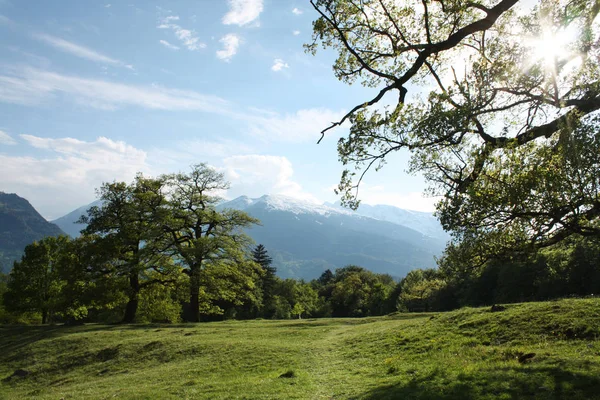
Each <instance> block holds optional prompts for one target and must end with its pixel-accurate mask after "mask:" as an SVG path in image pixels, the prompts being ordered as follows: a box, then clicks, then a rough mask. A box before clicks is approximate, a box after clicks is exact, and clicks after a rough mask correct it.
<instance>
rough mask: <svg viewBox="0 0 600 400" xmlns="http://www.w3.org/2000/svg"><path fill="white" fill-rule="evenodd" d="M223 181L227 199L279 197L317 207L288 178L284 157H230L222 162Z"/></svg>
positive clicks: (289, 168) (290, 172)
mask: <svg viewBox="0 0 600 400" xmlns="http://www.w3.org/2000/svg"><path fill="white" fill-rule="evenodd" d="M223 164H224V172H225V176H226V178H227V179H228V180H229V181H230V182H231V189H229V191H228V192H227V194H228V196H229V197H238V196H241V195H246V196H249V197H258V196H262V195H264V194H283V195H286V196H290V197H294V198H297V199H302V200H308V201H312V202H315V203H318V202H319V201H318V199H317V198H316V197H314V196H313V195H312V194H310V193H306V192H304V191H303V190H302V186H301V185H300V184H299V183H298V182H295V181H294V180H293V179H292V178H293V175H294V169H293V168H292V163H291V162H290V161H289V160H288V159H287V158H286V157H280V156H266V155H256V154H253V155H244V156H233V157H228V158H226V159H225V160H223Z"/></svg>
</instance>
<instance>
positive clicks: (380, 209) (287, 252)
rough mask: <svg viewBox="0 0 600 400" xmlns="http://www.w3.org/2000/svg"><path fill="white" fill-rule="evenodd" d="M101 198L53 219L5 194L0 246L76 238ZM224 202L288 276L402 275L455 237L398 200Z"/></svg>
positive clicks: (430, 263) (16, 248) (10, 253)
mask: <svg viewBox="0 0 600 400" xmlns="http://www.w3.org/2000/svg"><path fill="white" fill-rule="evenodd" d="M101 204H102V203H101V202H100V201H96V202H94V203H91V204H88V205H86V206H83V207H80V208H78V209H76V210H74V211H72V212H70V213H68V214H66V215H65V216H63V217H60V218H58V219H56V220H54V221H52V223H49V222H47V221H46V220H44V219H43V217H42V216H41V215H39V214H38V213H37V211H35V209H34V208H33V207H32V206H31V204H29V202H28V201H27V200H25V199H23V198H20V197H18V196H17V195H14V194H12V195H7V194H4V193H0V252H2V253H4V258H6V259H7V260H8V259H9V258H10V260H14V259H17V258H18V257H20V254H21V253H22V251H23V248H24V247H25V246H26V245H27V244H29V243H31V242H32V241H33V240H37V239H40V238H41V237H44V236H49V235H59V234H64V233H67V234H69V235H70V236H72V237H77V236H79V234H80V231H81V229H83V228H84V227H85V225H83V224H77V223H76V221H77V220H78V219H79V218H80V217H81V215H83V214H84V213H85V212H86V211H87V209H89V208H90V207H91V206H101ZM218 208H219V209H221V210H222V209H226V208H233V209H237V210H243V211H245V212H247V213H248V214H250V215H252V216H253V217H255V218H258V219H259V220H260V221H261V224H260V225H258V226H255V227H253V228H250V229H248V230H247V233H248V234H249V235H250V236H251V237H252V238H253V239H254V241H255V242H256V243H261V244H263V245H264V246H265V247H266V248H267V250H268V251H269V254H270V255H271V257H272V258H273V260H274V263H273V264H274V266H275V267H276V268H277V273H278V275H279V276H280V277H282V278H301V279H313V278H316V277H318V276H319V275H320V274H321V273H322V272H323V271H325V270H326V269H331V270H334V269H336V268H340V267H344V266H346V265H349V264H354V265H360V266H362V267H365V268H367V269H369V270H371V271H374V272H378V273H388V274H390V275H392V276H394V277H397V278H399V277H402V276H404V275H406V273H408V272H409V271H410V270H412V269H415V268H431V267H434V266H435V256H438V255H440V254H441V252H442V251H443V249H444V247H445V244H446V242H447V241H448V240H449V235H448V234H447V233H446V232H444V230H443V229H442V228H441V226H440V224H439V222H438V221H437V219H436V218H435V217H434V216H433V215H432V214H431V213H424V212H416V211H409V210H403V209H400V208H397V207H393V206H383V205H378V206H369V205H364V204H363V205H361V206H360V208H359V209H358V211H351V210H349V209H346V208H343V207H341V206H340V205H339V204H328V203H325V204H313V203H310V202H306V201H300V200H297V199H294V198H291V197H286V196H281V195H265V196H262V197H259V198H249V197H247V196H241V197H238V198H236V199H234V200H231V201H225V202H223V203H221V204H220V205H219V206H218ZM17 231H18V232H20V233H18V234H15V232H17ZM17 239H18V240H17ZM10 260H9V263H10V264H12V262H10ZM5 264H6V263H5ZM7 269H10V266H9V267H8V268H6V266H5V270H7Z"/></svg>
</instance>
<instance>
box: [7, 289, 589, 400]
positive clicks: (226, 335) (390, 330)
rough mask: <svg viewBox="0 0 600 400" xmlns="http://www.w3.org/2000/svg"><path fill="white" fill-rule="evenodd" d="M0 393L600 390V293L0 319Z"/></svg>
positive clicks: (349, 395)
mask: <svg viewBox="0 0 600 400" xmlns="http://www.w3.org/2000/svg"><path fill="white" fill-rule="evenodd" d="M17 369H22V370H24V371H27V372H28V373H29V374H28V375H27V376H25V377H13V378H10V379H5V381H3V382H0V398H2V399H28V398H31V399H109V398H110V399H114V398H121V399H202V398H205V399H461V400H462V399H467V400H468V399H569V400H576V399H600V299H586V300H561V301H556V302H545V303H528V304H515V305H509V306H507V309H506V310H505V311H502V312H496V313H491V312H490V311H489V308H482V309H463V310H459V311H455V312H450V313H439V314H418V315H410V314H398V315H393V316H388V317H381V318H365V319H322V320H302V321H230V322H215V323H204V324H185V325H183V324H182V325H125V326H121V325H115V326H105V325H86V326H80V327H62V326H60V327H58V326H57V327H39V326H29V327H22V326H21V327H15V326H3V327H0V379H4V378H8V377H9V376H11V375H12V374H13V373H14V372H15V371H16V370H17Z"/></svg>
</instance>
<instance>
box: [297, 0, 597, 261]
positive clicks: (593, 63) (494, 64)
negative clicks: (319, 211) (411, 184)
mask: <svg viewBox="0 0 600 400" xmlns="http://www.w3.org/2000/svg"><path fill="white" fill-rule="evenodd" d="M311 4H312V5H313V7H314V9H315V10H316V12H317V13H318V15H319V17H318V19H317V20H316V21H314V23H313V27H314V33H313V42H312V43H310V44H308V45H307V49H308V50H309V51H312V52H314V51H316V49H317V47H318V45H319V44H320V45H322V46H323V47H325V48H332V49H334V50H335V51H336V52H337V54H338V58H337V60H336V61H335V64H334V66H333V68H334V72H335V75H336V77H337V78H338V79H340V80H341V81H343V82H345V83H348V84H352V83H354V82H357V81H358V82H360V83H362V84H363V85H365V86H366V87H369V88H377V89H378V90H377V91H376V93H375V95H374V96H373V97H372V98H367V99H365V101H362V102H360V104H358V105H356V106H355V107H354V108H352V109H351V110H350V111H349V112H348V113H347V114H346V115H345V116H344V117H343V118H342V119H341V120H339V121H337V122H334V123H333V124H332V125H331V126H329V127H326V128H325V129H324V130H323V132H322V134H323V135H325V134H327V133H328V131H329V130H330V129H332V128H334V127H336V126H339V125H341V124H342V123H344V122H349V123H350V130H349V133H348V134H347V135H346V136H344V137H342V138H341V139H339V142H338V152H339V156H340V160H341V162H342V163H343V164H344V165H345V166H346V170H345V171H344V173H343V175H342V177H341V181H340V184H339V187H338V192H339V193H341V194H342V195H343V196H342V200H343V202H344V203H345V204H346V205H349V206H351V207H354V208H355V207H357V206H358V204H359V201H358V192H357V191H358V187H359V185H360V182H361V180H362V178H363V176H364V174H365V173H366V172H367V171H368V170H369V169H371V168H375V169H378V168H381V167H383V165H384V164H385V161H386V159H388V158H389V157H390V155H391V154H392V153H394V152H396V151H398V150H401V149H407V150H409V151H410V152H411V154H412V158H411V163H410V171H411V172H416V173H421V174H423V176H424V177H425V178H426V179H427V181H428V182H429V184H430V187H429V194H430V195H434V196H440V198H441V200H440V201H439V202H438V203H437V214H438V216H439V217H440V220H441V222H442V224H443V226H444V228H446V229H448V230H452V231H453V232H454V234H455V237H456V239H457V241H461V240H463V239H464V238H466V239H468V241H469V243H470V244H469V247H470V248H472V249H476V251H473V252H465V255H466V256H468V257H472V258H475V259H478V260H477V261H478V262H480V263H483V262H485V260H486V259H488V258H489V257H492V256H493V255H494V254H498V253H502V252H503V251H505V250H506V249H514V248H529V249H530V248H539V247H544V246H550V245H552V244H555V243H557V242H559V241H561V240H563V239H565V238H567V237H569V236H571V235H581V236H595V237H598V236H600V224H599V221H600V218H599V217H600V191H599V189H600V181H599V180H598V176H599V175H600V173H599V172H600V129H598V126H599V122H600V121H599V115H598V109H600V68H599V67H600V63H599V60H600V58H599V56H598V55H599V51H600V41H599V39H600V23H599V20H598V12H599V11H600V2H599V1H597V0H569V1H566V0H564V1H563V0H541V1H538V2H537V3H536V4H534V5H531V3H530V2H522V1H519V0H400V1H399V0H311ZM394 93H395V96H394V95H393V94H394ZM490 244H491V245H490Z"/></svg>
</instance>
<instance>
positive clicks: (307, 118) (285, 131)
mask: <svg viewBox="0 0 600 400" xmlns="http://www.w3.org/2000/svg"><path fill="white" fill-rule="evenodd" d="M344 114H345V113H344V111H343V110H342V111H337V112H335V111H332V110H328V109H326V108H311V109H304V110H299V111H297V112H295V113H286V114H279V113H275V114H272V115H265V116H256V115H254V116H253V117H252V118H248V124H249V132H250V133H251V134H253V135H255V136H257V137H259V138H264V139H266V140H268V141H279V142H292V143H294V142H295V143H298V142H306V141H314V142H316V141H317V139H318V138H319V137H320V135H319V132H320V131H321V129H323V127H325V126H329V125H330V124H331V122H332V121H339V120H340V118H341V117H342V116H343V115H344ZM345 128H346V127H345V126H344V125H342V129H345Z"/></svg>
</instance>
